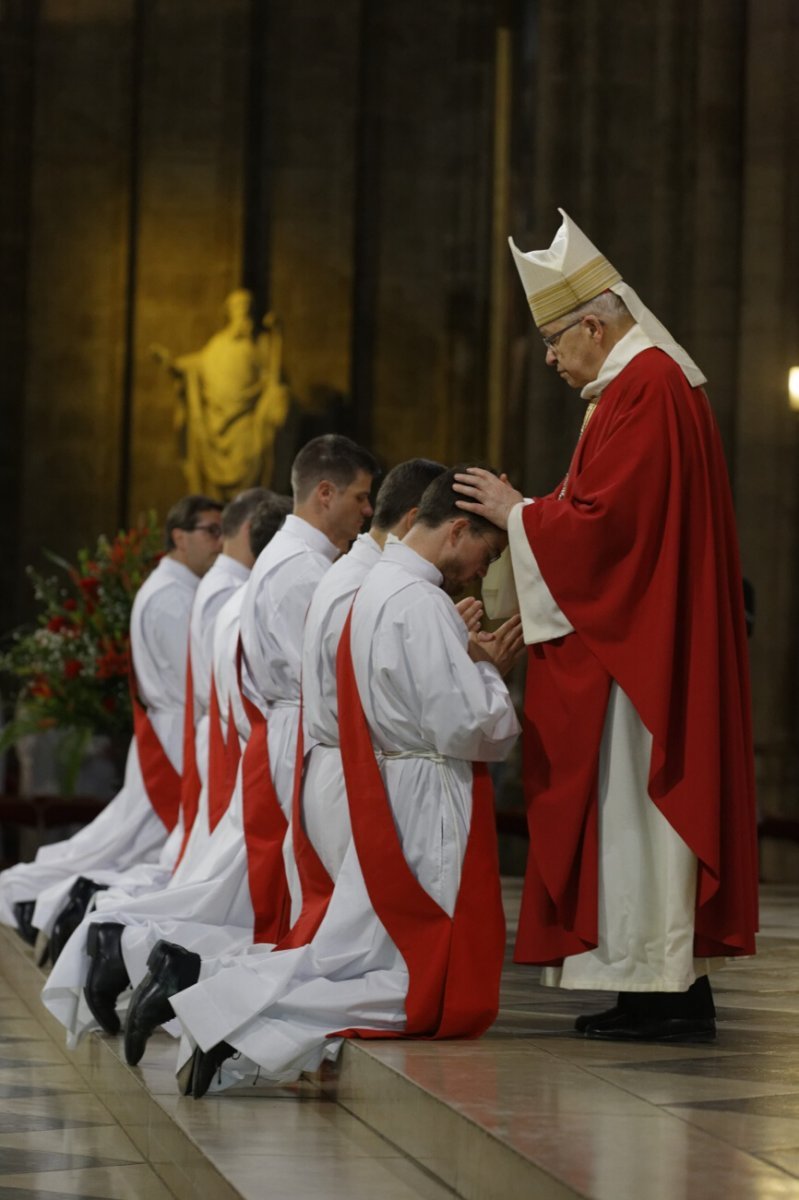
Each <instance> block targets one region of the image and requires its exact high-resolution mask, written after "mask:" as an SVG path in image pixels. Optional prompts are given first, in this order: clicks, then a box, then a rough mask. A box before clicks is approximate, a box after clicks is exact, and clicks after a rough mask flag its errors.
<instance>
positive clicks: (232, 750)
mask: <svg viewBox="0 0 799 1200" xmlns="http://www.w3.org/2000/svg"><path fill="white" fill-rule="evenodd" d="M240 762H241V742H240V741H239V731H238V729H237V728H236V718H235V716H234V713H233V701H232V700H228V706H227V741H226V743H225V795H226V796H227V800H226V801H225V811H227V808H228V806H229V804H230V800H231V797H232V795H233V789H234V788H235V786H236V775H237V774H238V770H239V763H240ZM221 815H222V814H220V816H221Z"/></svg>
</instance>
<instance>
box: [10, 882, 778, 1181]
mask: <svg viewBox="0 0 799 1200" xmlns="http://www.w3.org/2000/svg"><path fill="white" fill-rule="evenodd" d="M518 894H519V889H518V885H517V884H516V883H515V882H514V881H508V883H507V885H506V902H507V909H508V914H509V918H510V923H511V926H512V924H513V914H514V913H515V912H516V910H517V907H518ZM762 899H763V912H762V917H763V921H762V923H763V933H762V935H761V938H760V953H759V955H758V956H757V957H756V958H753V959H750V960H746V961H744V962H739V963H736V964H734V965H730V966H727V967H725V968H724V969H723V970H721V971H719V972H718V973H717V974H716V975H714V977H713V981H714V990H715V993H716V1002H717V1008H718V1013H719V1021H718V1027H719V1036H718V1040H717V1042H716V1043H715V1044H714V1045H711V1046H670V1047H657V1046H643V1045H639V1046H626V1047H620V1046H613V1045H610V1044H605V1043H601V1042H592V1041H588V1040H585V1039H581V1038H579V1037H576V1036H574V1035H573V1033H572V1031H571V1025H572V1021H573V1019H574V1016H575V1015H576V1014H577V1013H578V1012H581V1011H586V1010H587V1009H590V1008H591V1007H592V1006H593V1003H594V1001H595V1000H596V999H600V1000H601V998H597V997H591V996H587V995H586V994H585V993H574V994H569V993H562V992H553V991H550V990H549V989H545V988H542V987H540V986H539V985H538V983H537V976H536V972H534V971H532V970H530V969H526V968H521V967H516V966H513V965H512V964H511V963H510V962H508V965H507V967H506V971H505V975H504V981H503V999H502V1011H501V1013H500V1018H499V1020H498V1022H497V1024H496V1026H495V1027H494V1029H493V1030H492V1031H491V1033H490V1034H489V1035H488V1036H486V1037H485V1038H483V1039H481V1040H480V1041H479V1042H450V1043H430V1042H427V1043H425V1042H369V1043H351V1044H348V1045H347V1046H346V1047H345V1050H344V1053H343V1055H342V1059H341V1064H340V1069H339V1071H338V1073H337V1075H336V1076H335V1077H334V1078H332V1079H330V1080H328V1081H326V1082H325V1083H324V1084H322V1083H321V1081H319V1080H309V1081H307V1082H304V1083H303V1084H300V1085H297V1086H296V1087H293V1088H283V1089H275V1090H273V1091H272V1092H264V1091H261V1092H258V1093H256V1092H251V1093H248V1094H244V1095H242V1094H239V1095H225V1096H222V1097H219V1098H216V1099H209V1098H206V1099H205V1100H203V1101H199V1102H195V1101H192V1100H188V1099H184V1098H181V1097H179V1096H177V1094H176V1091H175V1086H174V1077H173V1073H172V1072H173V1065H174V1054H175V1043H174V1042H172V1041H171V1039H169V1038H168V1037H167V1036H166V1035H162V1036H159V1037H157V1038H154V1039H153V1040H152V1041H151V1043H150V1047H149V1048H148V1054H147V1055H146V1057H145V1059H144V1061H143V1063H142V1068H141V1069H131V1068H129V1067H127V1066H126V1064H125V1063H124V1061H123V1060H122V1056H121V1045H120V1041H119V1039H114V1038H104V1037H99V1036H96V1035H95V1036H92V1037H90V1038H88V1039H87V1040H86V1041H85V1042H84V1043H82V1044H81V1046H80V1047H79V1048H78V1050H77V1051H75V1052H74V1053H71V1052H68V1051H66V1050H65V1049H64V1048H63V1037H62V1031H61V1030H60V1027H59V1026H57V1025H56V1023H55V1022H54V1021H53V1020H52V1018H51V1017H50V1016H49V1014H48V1013H47V1012H46V1011H45V1010H44V1008H43V1007H42V1006H41V1004H40V1002H39V999H38V991H39V988H40V986H41V973H40V972H39V971H38V970H37V969H36V967H35V966H34V965H33V961H32V958H31V954H30V952H29V950H28V948H27V947H26V946H24V945H23V943H22V942H21V941H20V940H19V939H18V938H17V937H16V936H15V935H14V934H12V933H10V932H9V931H2V933H0V1200H10V1198H12V1197H14V1198H16V1197H21V1198H26V1200H27V1198H30V1197H34V1196H36V1197H43V1198H46V1200H55V1198H56V1197H62V1198H63V1197H94V1198H95V1200H97V1198H103V1200H128V1198H142V1200H151V1198H152V1200H160V1198H161V1197H170V1196H175V1197H189V1196H190V1197H192V1200H196V1198H197V1197H202V1198H203V1200H206V1198H208V1200H216V1198H217V1197H220V1198H223V1200H234V1198H236V1197H240V1198H244V1200H272V1198H275V1200H283V1198H284V1197H285V1198H286V1200H288V1198H289V1197H291V1198H293V1200H304V1198H305V1197H309V1196H313V1197H314V1198H315V1200H328V1198H329V1200H338V1198H339V1197H341V1198H342V1200H344V1198H345V1197H346V1198H347V1200H372V1198H375V1200H413V1198H418V1197H422V1198H423V1200H445V1198H446V1197H449V1198H451V1197H452V1196H453V1195H458V1196H461V1197H464V1200H517V1198H518V1200H526V1198H527V1197H534V1198H536V1200H565V1198H566V1197H586V1198H591V1200H677V1198H688V1200H694V1198H696V1200H721V1198H722V1197H723V1198H724V1200H744V1198H747V1200H749V1198H751V1200H776V1198H778V1197H779V1198H783V1197H792V1198H796V1200H799V1037H797V1035H796V1025H797V1022H799V919H798V918H799V887H797V888H791V887H784V886H783V887H776V886H769V887H766V888H764V891H763V898H762Z"/></svg>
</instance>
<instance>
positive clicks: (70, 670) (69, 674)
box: [64, 658, 83, 679]
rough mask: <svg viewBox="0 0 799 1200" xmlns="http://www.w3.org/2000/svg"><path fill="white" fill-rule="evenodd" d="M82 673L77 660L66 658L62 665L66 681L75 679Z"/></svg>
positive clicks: (80, 663)
mask: <svg viewBox="0 0 799 1200" xmlns="http://www.w3.org/2000/svg"><path fill="white" fill-rule="evenodd" d="M82 671H83V663H82V662H79V661H78V659H77V658H68V659H67V661H66V662H65V663H64V675H65V676H66V678H67V679H75V678H76V677H77V676H78V675H80V674H81V672H82Z"/></svg>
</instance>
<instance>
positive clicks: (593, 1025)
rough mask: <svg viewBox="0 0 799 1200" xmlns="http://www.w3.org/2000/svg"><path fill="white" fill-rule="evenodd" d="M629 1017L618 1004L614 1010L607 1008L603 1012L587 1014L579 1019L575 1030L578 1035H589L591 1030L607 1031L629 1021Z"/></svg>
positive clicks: (614, 1006)
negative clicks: (613, 1026)
mask: <svg viewBox="0 0 799 1200" xmlns="http://www.w3.org/2000/svg"><path fill="white" fill-rule="evenodd" d="M629 1017H630V1014H629V1013H627V1012H625V1011H624V1009H623V1008H619V1006H618V1004H614V1005H613V1008H606V1009H604V1010H603V1011H602V1012H595V1013H586V1014H585V1015H584V1016H582V1017H578V1018H577V1020H576V1021H575V1022H574V1028H575V1029H576V1030H577V1032H578V1033H587V1032H588V1030H589V1029H606V1028H608V1027H609V1026H612V1025H620V1024H622V1023H623V1022H625V1021H629Z"/></svg>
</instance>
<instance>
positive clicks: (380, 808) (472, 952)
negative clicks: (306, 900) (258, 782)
mask: <svg viewBox="0 0 799 1200" xmlns="http://www.w3.org/2000/svg"><path fill="white" fill-rule="evenodd" d="M351 621H352V613H351V612H350V616H348V617H347V621H346V624H345V626H344V631H343V633H342V635H341V641H340V642H339V649H338V659H337V666H336V675H337V682H338V713H339V732H340V742H341V758H342V762H343V764H344V778H345V781H346V785H347V800H348V803H349V809H350V818H351V821H352V836H353V839H354V841H355V848H356V850H357V851H358V861H359V863H360V866H361V871H362V873H363V878H364V882H365V884H366V889H367V891H368V893H369V899H370V901H371V903H372V906H373V907H374V910H375V912H376V913H377V915H378V917H379V918H380V921H381V922H382V924H383V926H384V927H385V929H386V930H387V932H388V934H389V936H390V937H391V940H392V941H393V942H394V944H395V945H396V946H397V948H398V950H399V951H400V953H401V954H402V957H403V958H404V960H405V964H406V966H407V968H408V974H409V976H410V979H409V984H408V993H407V996H406V999H405V1017H406V1021H405V1029H404V1030H403V1032H402V1033H395V1032H387V1031H384V1030H375V1029H348V1030H343V1031H339V1033H340V1035H341V1036H345V1037H364V1038H386V1037H420V1038H447V1037H479V1036H480V1034H481V1033H484V1032H485V1030H486V1029H488V1027H489V1026H490V1025H491V1024H492V1022H493V1021H494V1019H495V1017H496V1015H497V1011H498V1009H499V984H500V976H501V973H502V958H503V953H504V948H505V917H504V913H503V910H502V896H501V893H500V884H499V868H498V860H497V837H496V826H495V818H494V796H493V789H492V787H491V780H490V778H489V775H488V772H487V770H486V768H485V765H484V764H483V763H474V764H473V778H474V783H473V790H472V819H471V823H470V826H469V838H468V841H467V843H466V850H465V853H464V858H463V866H462V869H461V884H460V889H459V891H458V898H457V901H456V903H455V912H454V914H453V916H452V917H450V916H449V915H448V914H447V913H446V912H445V911H444V909H443V908H441V906H440V905H439V904H437V903H436V902H435V900H433V899H432V898H431V897H430V896H429V895H428V893H427V892H426V891H425V889H424V888H423V887H422V885H421V884H420V883H419V881H418V880H417V879H416V876H415V875H414V874H413V872H412V871H411V869H410V867H409V866H408V863H407V861H406V859H405V855H404V854H403V852H402V842H401V841H400V839H399V836H398V834H397V829H396V825H395V824H394V815H393V813H392V810H391V804H390V803H389V800H388V796H387V795H386V789H385V785H384V784H383V778H382V776H381V774H380V769H379V767H378V765H377V760H376V758H375V753H374V749H373V747H372V739H371V736H370V733H369V726H368V724H367V722H366V717H365V716H364V711H363V707H362V705H361V700H360V696H359V694H358V686H357V684H356V681H355V672H354V670H353V666H352V655H351V652H350V625H351ZM407 799H408V803H412V797H408V798H407Z"/></svg>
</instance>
